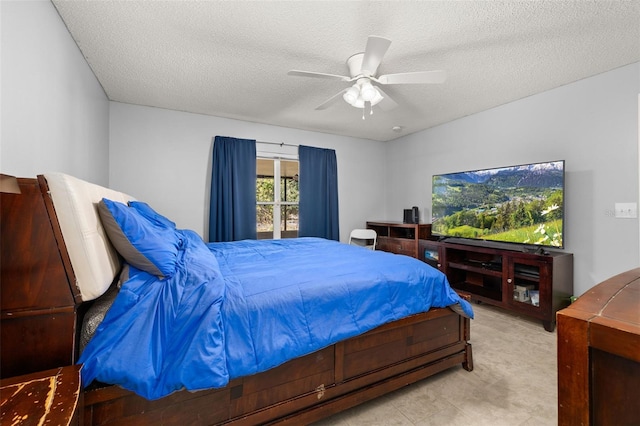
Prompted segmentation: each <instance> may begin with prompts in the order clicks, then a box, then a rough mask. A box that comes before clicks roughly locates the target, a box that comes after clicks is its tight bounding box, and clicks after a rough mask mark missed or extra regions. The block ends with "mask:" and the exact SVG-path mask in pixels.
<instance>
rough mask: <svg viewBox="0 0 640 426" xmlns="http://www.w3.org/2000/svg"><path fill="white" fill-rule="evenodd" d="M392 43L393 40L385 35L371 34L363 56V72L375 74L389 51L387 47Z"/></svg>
mask: <svg viewBox="0 0 640 426" xmlns="http://www.w3.org/2000/svg"><path fill="white" fill-rule="evenodd" d="M390 45H391V40H389V39H386V38H384V37H378V36H369V39H368V40H367V48H366V49H365V51H364V56H363V57H362V67H361V70H362V73H363V74H365V75H375V73H376V71H377V70H378V66H379V65H380V62H382V58H383V57H384V54H385V53H387V49H389V46H390Z"/></svg>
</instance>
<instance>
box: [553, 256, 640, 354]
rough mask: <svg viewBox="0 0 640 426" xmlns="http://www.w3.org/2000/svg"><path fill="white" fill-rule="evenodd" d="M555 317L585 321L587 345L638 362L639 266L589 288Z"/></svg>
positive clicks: (639, 326)
mask: <svg viewBox="0 0 640 426" xmlns="http://www.w3.org/2000/svg"><path fill="white" fill-rule="evenodd" d="M558 316H565V317H571V318H575V319H577V320H581V321H584V322H586V323H588V324H589V330H590V331H589V334H590V346H592V347H596V348H599V349H602V350H605V351H608V352H611V353H614V354H616V355H619V356H622V357H625V358H628V359H632V360H634V361H636V362H640V268H636V269H632V270H630V271H627V272H624V273H622V274H619V275H616V276H615V277H613V278H610V279H608V280H606V281H604V282H602V283H600V284H598V285H597V286H595V287H593V288H591V289H590V290H589V291H587V292H586V293H585V294H583V295H582V296H580V297H579V298H578V300H576V301H575V302H574V303H573V304H571V305H570V306H569V307H568V308H566V309H563V310H561V311H559V312H558Z"/></svg>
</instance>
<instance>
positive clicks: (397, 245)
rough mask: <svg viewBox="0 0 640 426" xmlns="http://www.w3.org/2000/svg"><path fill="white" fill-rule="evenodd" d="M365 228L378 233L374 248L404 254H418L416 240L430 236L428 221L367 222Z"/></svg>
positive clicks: (414, 255) (415, 255)
mask: <svg viewBox="0 0 640 426" xmlns="http://www.w3.org/2000/svg"><path fill="white" fill-rule="evenodd" d="M367 229H373V230H374V231H376V233H377V234H378V244H377V245H376V250H382V251H388V252H391V253H396V254H404V255H406V256H411V257H415V258H416V259H417V258H418V256H419V251H418V241H419V240H421V239H422V240H426V239H428V238H431V224H430V223H402V222H392V221H391V222H389V221H377V222H376V221H370V222H367Z"/></svg>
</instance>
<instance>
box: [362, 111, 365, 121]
mask: <svg viewBox="0 0 640 426" xmlns="http://www.w3.org/2000/svg"><path fill="white" fill-rule="evenodd" d="M362 119H363V120H364V119H365V118H364V108H362Z"/></svg>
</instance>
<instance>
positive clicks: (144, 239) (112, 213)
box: [98, 198, 180, 278]
mask: <svg viewBox="0 0 640 426" xmlns="http://www.w3.org/2000/svg"><path fill="white" fill-rule="evenodd" d="M98 212H99V214H100V219H101V220H102V224H103V226H104V229H105V231H106V233H107V236H108V237H109V240H110V241H111V243H112V244H113V246H114V247H115V248H116V250H117V251H118V253H120V255H121V256H122V257H123V258H124V259H125V260H126V261H127V263H129V264H131V265H133V266H134V267H136V268H138V269H140V270H143V271H145V272H148V273H150V274H153V275H156V276H158V277H161V278H164V277H171V276H172V275H173V274H174V272H175V270H176V262H177V259H178V249H179V247H180V237H179V234H178V233H177V232H176V231H175V229H173V228H169V227H165V226H161V225H158V224H157V223H154V222H153V221H150V220H148V219H147V218H146V217H144V216H143V215H141V214H140V213H139V212H138V210H136V209H134V208H130V207H128V206H127V205H126V204H123V203H119V202H117V201H112V200H108V199H106V198H103V199H102V200H101V201H100V202H99V203H98Z"/></svg>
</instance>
